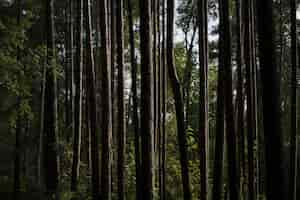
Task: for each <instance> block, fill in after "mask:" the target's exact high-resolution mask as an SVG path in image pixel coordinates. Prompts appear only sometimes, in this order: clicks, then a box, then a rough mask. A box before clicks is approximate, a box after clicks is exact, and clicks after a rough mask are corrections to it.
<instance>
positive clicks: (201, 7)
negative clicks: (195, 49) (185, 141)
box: [198, 0, 208, 200]
mask: <svg viewBox="0 0 300 200" xmlns="http://www.w3.org/2000/svg"><path fill="white" fill-rule="evenodd" d="M198 29H199V65H200V67H199V76H200V83H199V88H200V90H199V98H200V99H199V107H200V110H199V146H198V148H199V159H200V200H206V199H207V173H206V167H207V166H206V165H207V163H206V159H207V158H206V156H207V153H206V150H207V143H206V142H207V137H208V81H207V76H208V60H207V55H208V54H207V45H208V41H207V36H208V33H207V1H206V0H198Z"/></svg>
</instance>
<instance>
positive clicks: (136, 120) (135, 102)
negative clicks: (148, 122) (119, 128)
mask: <svg viewBox="0 0 300 200" xmlns="http://www.w3.org/2000/svg"><path fill="white" fill-rule="evenodd" d="M127 6H128V7H127V11H128V26H129V44H130V62H131V79H132V85H131V87H132V107H133V108H132V109H133V116H132V124H133V126H134V148H135V176H136V183H135V185H136V188H135V189H136V199H137V200H139V199H141V198H142V197H141V189H140V187H141V186H140V184H141V182H140V180H141V178H140V177H141V175H140V167H141V163H140V158H141V156H140V134H139V131H140V128H139V124H140V123H139V116H138V96H137V70H138V69H137V67H138V66H137V63H136V56H135V44H134V29H133V16H132V1H131V0H127Z"/></svg>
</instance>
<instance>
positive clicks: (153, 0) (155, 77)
mask: <svg viewBox="0 0 300 200" xmlns="http://www.w3.org/2000/svg"><path fill="white" fill-rule="evenodd" d="M157 1H158V0H151V18H152V38H153V41H152V42H153V45H152V63H153V81H154V85H153V89H154V90H153V98H154V115H153V121H154V152H155V153H156V152H157V149H158V148H157V141H158V132H157V128H158V126H157V124H158V112H157V108H158V105H157V99H158V93H157V91H158V87H157V80H158V73H157V71H158V70H157V22H156V12H157V11H156V4H157ZM154 162H155V164H154V165H155V167H156V159H154Z"/></svg>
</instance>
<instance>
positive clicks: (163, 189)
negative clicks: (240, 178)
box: [160, 0, 168, 200]
mask: <svg viewBox="0 0 300 200" xmlns="http://www.w3.org/2000/svg"><path fill="white" fill-rule="evenodd" d="M162 4H163V5H162V48H161V51H162V53H161V59H162V76H163V77H162V142H161V143H162V144H161V145H162V147H161V151H162V155H161V179H162V180H161V184H162V185H161V196H160V197H161V198H160V200H166V151H167V149H166V137H167V134H166V112H167V108H166V104H167V79H168V77H167V65H166V1H165V0H162Z"/></svg>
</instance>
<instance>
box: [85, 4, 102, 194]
mask: <svg viewBox="0 0 300 200" xmlns="http://www.w3.org/2000/svg"><path fill="white" fill-rule="evenodd" d="M87 1H88V6H86V8H87V9H88V10H87V24H88V26H87V30H86V31H87V63H86V67H87V69H86V72H87V78H86V83H87V85H88V87H87V100H88V102H87V104H88V107H89V120H90V133H91V160H92V166H91V167H92V168H91V169H92V199H93V200H98V199H99V188H100V185H99V145H98V144H99V143H98V140H99V137H98V134H97V105H96V75H95V63H94V55H93V48H92V18H91V2H90V0H87Z"/></svg>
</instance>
